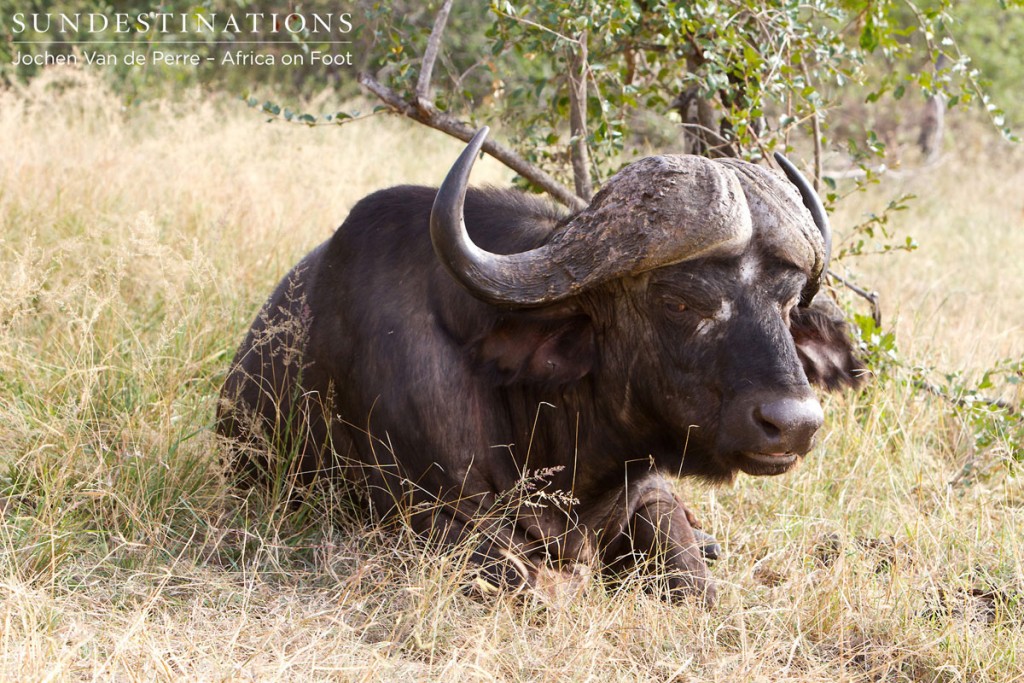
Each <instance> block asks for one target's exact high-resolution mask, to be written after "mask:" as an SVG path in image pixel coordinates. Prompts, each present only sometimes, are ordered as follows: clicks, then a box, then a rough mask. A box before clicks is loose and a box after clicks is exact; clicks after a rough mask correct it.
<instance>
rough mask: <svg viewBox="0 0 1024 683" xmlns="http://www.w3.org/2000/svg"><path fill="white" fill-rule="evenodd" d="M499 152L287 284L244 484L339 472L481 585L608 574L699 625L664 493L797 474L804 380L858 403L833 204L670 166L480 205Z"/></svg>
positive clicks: (242, 378) (252, 418)
mask: <svg viewBox="0 0 1024 683" xmlns="http://www.w3.org/2000/svg"><path fill="white" fill-rule="evenodd" d="M486 134H487V130H486V129H483V130H481V131H480V132H479V133H478V134H477V135H476V137H475V138H474V139H473V140H472V141H471V142H470V143H469V145H468V147H467V148H466V150H465V151H464V152H463V153H462V155H461V156H460V157H459V159H458V160H457V161H456V163H455V165H454V166H453V167H452V169H451V170H450V172H449V173H448V176H447V178H446V179H445V181H444V183H443V184H442V185H441V188H440V189H439V190H434V189H432V188H427V187H413V186H403V187H394V188H391V189H388V190H383V191H380V192H376V193H374V194H371V195H370V196H368V197H366V198H365V199H363V200H362V201H360V202H359V203H358V204H356V206H355V207H354V208H353V209H352V212H351V213H350V214H349V216H348V218H347V219H346V220H345V222H344V223H343V224H342V225H341V227H340V228H338V230H337V231H336V232H335V233H334V235H333V236H332V237H331V238H330V239H328V240H327V241H326V242H324V243H323V244H321V245H320V246H318V247H317V248H316V249H314V250H313V251H312V252H311V253H310V254H309V255H307V256H306V257H305V258H304V259H303V260H302V261H301V262H300V263H299V264H298V265H297V266H295V268H294V269H293V270H292V271H291V272H290V273H289V274H288V275H286V276H285V278H284V279H283V280H282V281H281V283H280V284H279V285H278V287H277V289H276V290H275V291H274V293H273V294H272V295H271V297H270V299H269V301H267V303H266V304H265V305H264V307H263V309H262V310H261V311H260V313H259V315H258V316H257V318H256V320H255V321H254V322H253V324H252V327H251V329H250V330H249V333H248V335H247V336H246V338H245V340H244V341H243V342H242V345H241V347H240V349H239V350H238V355H237V356H236V358H235V360H234V363H233V365H232V367H231V370H230V372H229V374H228V377H227V380H226V382H225V385H224V388H223V391H222V396H221V401H220V405H219V410H218V430H219V431H220V432H221V433H222V434H224V435H226V436H229V437H231V440H232V443H233V446H232V448H233V450H232V452H233V453H234V457H235V464H236V467H238V468H239V470H240V471H241V472H242V473H245V474H246V476H247V477H248V478H249V479H250V480H252V479H259V478H261V477H274V476H279V475H285V476H287V477H289V478H290V479H288V480H289V481H299V482H301V483H310V482H312V481H313V480H315V479H317V478H318V477H320V476H323V475H324V474H326V473H333V474H335V475H338V476H340V477H342V478H343V479H344V480H347V481H349V482H353V483H355V484H357V486H358V487H361V489H362V490H363V491H364V492H365V493H366V495H365V500H366V501H367V504H368V505H370V506H371V507H372V508H374V510H375V512H376V513H377V514H379V515H382V516H387V515H390V514H394V513H395V512H397V511H402V514H404V515H406V516H407V518H408V519H409V520H411V523H412V526H413V528H414V529H415V530H416V531H417V533H420V534H423V535H425V536H428V537H430V538H433V539H435V540H440V541H441V542H443V543H455V542H468V543H471V544H472V546H471V547H473V548H475V550H474V551H473V556H472V559H473V560H474V563H475V564H476V566H478V567H479V570H478V571H480V572H481V573H482V576H483V577H485V578H486V580H487V581H488V582H489V585H493V586H498V587H504V588H518V587H522V586H524V585H532V584H533V583H534V582H535V581H536V580H537V576H538V573H539V572H540V571H541V568H543V567H555V568H558V567H563V568H564V567H567V566H571V565H573V564H574V563H578V562H588V563H589V562H594V563H595V564H597V565H598V566H600V567H601V568H602V569H603V570H604V571H606V572H608V573H609V575H611V576H622V575H624V574H625V573H628V572H633V571H637V572H641V573H642V574H644V575H650V576H657V577H660V580H661V581H662V583H660V584H659V583H657V582H652V584H651V585H661V586H664V587H667V588H668V590H669V593H668V594H669V595H670V596H677V595H686V594H696V595H698V596H701V597H703V598H704V599H705V600H706V601H707V602H708V603H710V602H711V601H712V600H713V599H714V587H713V585H712V582H711V581H710V579H709V577H708V569H707V566H706V564H705V561H704V558H703V557H702V553H701V549H700V545H701V541H702V539H710V537H709V536H706V535H704V534H702V533H701V532H699V531H698V532H695V528H697V524H696V521H695V520H694V518H693V516H692V515H690V514H689V512H688V511H687V510H686V508H685V507H684V506H683V504H682V502H681V501H680V500H679V498H678V497H677V496H676V495H675V493H674V492H673V489H672V486H671V485H670V483H669V482H668V479H667V478H666V476H679V475H696V476H699V477H703V478H705V479H708V480H714V481H726V480H729V479H731V478H732V477H733V476H734V474H735V473H736V472H737V471H743V472H746V473H748V474H753V475H774V474H780V473H782V472H785V471H787V470H789V469H790V468H791V467H793V465H794V464H795V463H796V462H797V461H798V460H799V459H800V458H801V457H802V456H803V455H804V454H806V453H807V452H808V451H809V450H810V449H811V447H812V445H813V441H814V435H815V432H817V431H818V428H819V427H821V425H822V420H823V417H822V410H821V407H820V405H819V403H818V400H817V399H816V398H815V395H814V393H813V392H812V390H811V386H810V383H815V384H818V385H821V386H824V387H828V388H837V387H840V386H843V385H854V384H855V383H856V382H857V375H858V371H859V369H860V367H861V366H860V364H859V362H858V361H857V359H856V358H855V355H854V352H853V348H852V346H851V342H850V340H849V339H848V336H847V333H846V331H845V328H844V324H843V322H842V319H841V316H839V315H837V312H836V309H835V308H834V307H830V306H829V305H827V304H828V302H823V301H822V299H824V297H819V298H818V300H817V301H815V294H816V293H817V291H818V289H819V286H820V284H821V282H822V280H823V278H824V276H825V273H826V271H827V269H828V260H829V252H830V248H831V247H830V242H831V237H830V232H829V227H828V223H827V219H826V214H825V211H824V209H823V207H822V206H821V202H820V200H819V199H818V197H817V195H816V194H815V193H814V191H813V189H812V188H811V187H810V186H809V185H808V184H807V182H806V180H804V179H803V177H801V176H800V174H799V172H797V171H796V169H795V168H793V167H792V166H791V165H790V164H789V162H788V161H786V160H785V159H784V158H781V156H779V157H777V159H778V161H779V163H780V164H781V165H782V166H783V169H784V170H785V172H786V175H787V176H788V178H789V180H790V181H792V182H789V181H787V180H786V179H785V178H784V177H782V176H780V175H778V174H776V173H775V172H772V171H769V170H766V169H765V168H763V167H761V166H757V165H754V164H751V163H747V162H743V161H738V160H732V159H718V160H709V159H705V158H702V157H695V156H676V155H669V156H655V157H649V158H646V159H642V160H640V161H638V162H636V163H633V164H631V165H629V166H627V167H626V168H624V169H623V170H622V171H620V172H619V173H618V174H616V175H615V176H614V177H613V178H611V179H610V180H609V181H608V182H607V183H606V184H605V186H604V188H603V189H602V190H601V191H600V192H599V193H598V194H597V195H596V196H595V197H594V199H593V201H592V202H591V204H590V205H589V206H588V207H587V208H585V209H583V210H582V211H579V212H578V213H576V214H574V215H569V216H566V215H563V214H562V213H560V212H559V211H557V210H556V209H554V208H553V207H551V206H550V205H549V204H547V203H545V202H543V201H541V200H539V199H537V198H535V197H532V196H528V195H526V194H523V193H520V192H517V191H511V190H499V189H467V185H468V179H469V175H470V169H471V168H472V165H473V162H474V160H475V158H476V157H477V155H478V154H479V151H480V148H481V146H482V145H483V141H484V138H485V137H486ZM809 382H810V383H809ZM284 454H290V455H291V457H283V456H284ZM275 473H276V474H275ZM712 540H713V539H712Z"/></svg>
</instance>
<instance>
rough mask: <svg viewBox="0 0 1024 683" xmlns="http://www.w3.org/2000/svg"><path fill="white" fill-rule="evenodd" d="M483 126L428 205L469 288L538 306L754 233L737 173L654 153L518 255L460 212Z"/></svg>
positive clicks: (734, 249) (443, 252)
mask: <svg viewBox="0 0 1024 683" xmlns="http://www.w3.org/2000/svg"><path fill="white" fill-rule="evenodd" d="M486 136H487V128H482V129H480V131H479V132H477V134H476V135H475V136H474V137H473V139H472V140H471V141H470V143H469V145H468V146H467V147H466V149H465V150H464V151H463V152H462V155H461V156H459V158H458V160H457V161H456V162H455V165H454V166H452V168H451V170H450V171H449V172H448V176H447V177H446V178H445V179H444V182H443V183H441V188H440V189H439V190H438V192H437V197H436V198H435V200H434V206H433V209H432V210H431V213H430V237H431V240H432V241H433V243H434V251H435V252H436V253H437V256H438V258H439V259H440V260H441V263H443V264H444V266H445V268H447V269H448V271H449V272H450V273H451V274H452V276H453V277H454V278H455V279H456V280H457V281H458V282H459V283H460V284H462V286H463V287H465V288H466V290H467V291H468V292H469V293H470V294H472V295H473V296H475V297H477V298H478V299H481V300H483V301H486V302H488V303H491V304H499V305H506V306H519V307H526V306H541V305H544V304H549V303H553V302H556V301H560V300H562V299H565V298H567V297H569V296H573V295H575V294H578V293H580V292H583V291H586V290H588V289H590V288H592V287H595V286H597V285H599V284H600V283H602V282H608V281H609V280H613V279H615V278H619V277H623V276H629V275H634V274H637V273H642V272H644V271H648V270H651V269H653V268H659V267H661V266H665V265H669V264H673V263H680V262H682V261H686V260H689V259H695V258H700V257H702V256H706V255H711V254H721V255H727V254H731V255H736V254H738V253H739V252H740V251H742V249H743V248H744V247H745V245H746V244H747V242H748V241H749V239H750V236H751V234H752V230H753V228H752V224H751V218H750V210H749V207H748V206H747V202H746V199H745V198H744V195H743V188H742V186H741V185H740V181H739V180H738V179H737V177H736V175H735V174H734V173H733V172H732V171H730V170H728V169H726V168H722V167H720V165H718V164H715V163H714V162H712V161H710V160H708V159H704V158H702V157H686V156H660V157H648V158H646V159H642V160H640V161H637V162H635V163H633V164H630V165H629V166H627V167H626V168H624V169H623V170H621V171H619V173H617V174H615V176H614V177H613V178H611V179H610V180H609V181H608V182H607V183H606V184H605V186H604V187H603V188H602V189H601V191H600V192H598V193H597V195H595V196H594V199H593V200H592V201H591V203H590V205H589V206H588V207H587V208H586V209H584V210H582V211H580V212H579V213H577V214H575V215H574V216H572V217H571V218H568V219H566V221H565V222H564V223H563V224H562V225H561V226H560V227H559V228H558V229H557V230H556V231H555V232H553V233H552V234H551V237H550V239H549V240H548V241H547V243H545V244H544V245H542V246H540V247H537V248H536V249H530V250H528V251H524V252H521V253H518V254H493V253H491V252H488V251H485V250H483V249H481V248H480V247H478V246H476V245H475V244H474V243H473V241H472V240H471V239H470V237H469V234H468V233H467V231H466V222H465V216H464V214H463V208H464V203H465V200H466V186H467V184H468V182H469V173H470V169H472V167H473V162H474V160H475V159H476V156H477V154H479V152H480V148H481V147H482V146H483V143H484V139H485V138H486Z"/></svg>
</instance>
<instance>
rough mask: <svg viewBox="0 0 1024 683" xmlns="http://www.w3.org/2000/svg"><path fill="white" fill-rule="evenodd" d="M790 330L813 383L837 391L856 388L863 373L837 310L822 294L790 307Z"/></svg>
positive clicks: (863, 369)
mask: <svg viewBox="0 0 1024 683" xmlns="http://www.w3.org/2000/svg"><path fill="white" fill-rule="evenodd" d="M789 331H790V333H791V334H792V335H793V341H794V342H796V352H797V355H798V356H800V362H801V363H803V366H804V373H805V374H806V375H807V379H808V381H810V382H811V383H812V384H817V385H818V386H821V387H825V388H826V389H830V390H836V389H841V388H842V387H856V386H857V385H859V384H860V382H861V379H862V378H863V376H864V374H865V367H864V363H862V362H861V360H860V359H859V358H858V357H857V354H856V351H855V349H854V347H853V341H852V340H851V338H850V334H849V332H848V331H847V328H846V322H845V321H844V320H843V317H842V313H841V312H840V311H839V309H838V308H837V307H836V306H835V304H833V303H832V302H831V301H829V300H828V299H827V298H825V297H824V296H820V295H819V296H818V297H816V298H815V299H814V302H813V303H812V304H811V305H810V306H807V307H806V308H804V307H797V308H795V309H794V310H793V313H792V317H791V319H790V323H789Z"/></svg>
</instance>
